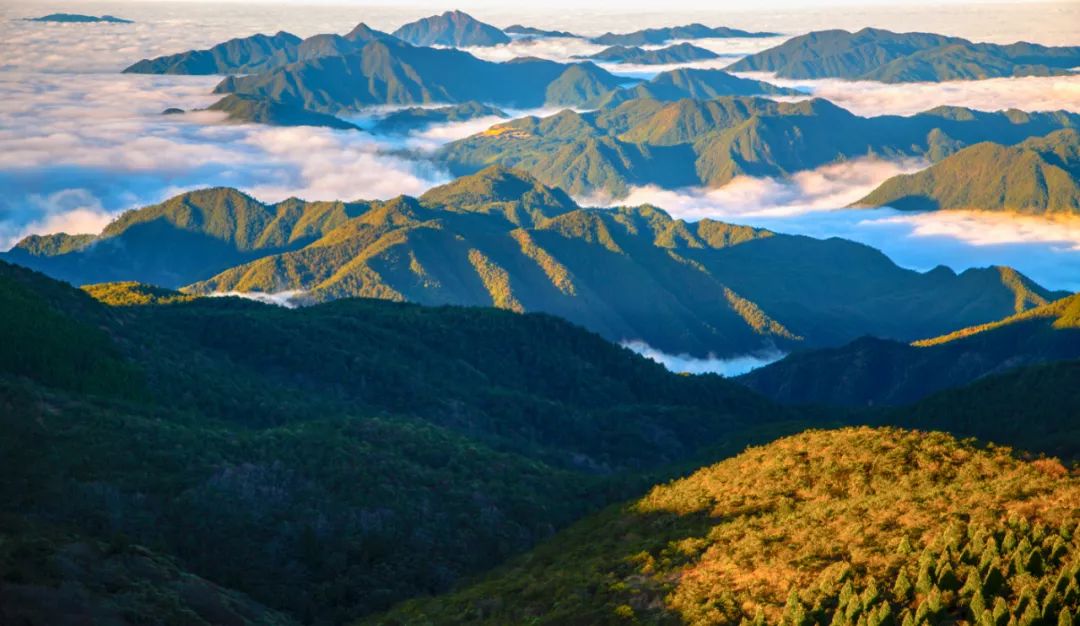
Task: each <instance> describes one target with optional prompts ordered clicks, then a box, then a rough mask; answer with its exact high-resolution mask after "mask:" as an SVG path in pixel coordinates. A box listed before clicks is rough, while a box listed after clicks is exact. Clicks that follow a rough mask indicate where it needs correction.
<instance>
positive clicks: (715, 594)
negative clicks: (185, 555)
mask: <svg viewBox="0 0 1080 626" xmlns="http://www.w3.org/2000/svg"><path fill="white" fill-rule="evenodd" d="M1078 505H1080V483H1078V482H1077V479H1076V477H1075V476H1074V475H1071V474H1070V472H1069V471H1068V470H1067V469H1066V468H1065V467H1063V466H1062V465H1061V464H1060V463H1059V462H1058V461H1057V460H1052V459H1040V460H1036V461H1026V460H1020V459H1018V458H1016V457H1015V456H1012V455H1011V454H1010V451H1009V450H1008V449H1006V448H995V447H986V448H984V447H977V446H975V445H973V444H972V443H971V442H967V441H963V442H962V441H957V440H956V439H954V438H952V437H949V436H947V435H944V434H941V433H925V432H912V431H902V430H896V429H887V428H880V429H870V428H858V429H845V430H838V431H811V432H807V433H803V434H800V435H796V436H794V437H788V438H784V439H780V440H778V441H775V442H773V443H771V444H768V445H765V446H761V447H755V448H750V449H748V450H746V451H745V452H743V453H742V454H740V455H738V456H736V457H734V458H731V459H728V460H726V461H722V462H720V463H718V464H716V465H713V466H711V467H706V468H703V469H701V470H699V471H697V472H696V473H694V474H692V475H691V476H689V477H687V478H684V479H681V480H677V481H674V482H671V483H667V484H662V485H657V486H656V487H654V488H653V489H652V490H651V491H650V492H649V493H648V494H647V495H645V496H644V497H642V498H640V499H638V500H635V501H631V502H629V503H627V504H625V505H622V506H618V507H611V508H609V509H607V510H606V511H604V512H602V513H599V514H597V515H594V516H591V517H589V518H587V519H586V520H583V521H582V522H580V523H578V524H575V525H574V526H573V527H571V528H570V529H568V530H566V531H564V532H562V533H560V534H559V535H557V536H556V537H555V538H554V539H552V540H551V541H549V542H546V543H544V544H542V545H541V546H540V547H538V548H537V549H536V550H534V551H533V552H531V553H529V554H528V555H526V556H524V557H522V558H519V559H516V560H514V561H513V562H511V563H510V564H508V565H507V566H504V567H502V568H499V569H498V570H496V571H495V572H493V573H492V574H490V575H488V576H486V577H484V578H482V579H480V580H479V581H478V582H476V583H474V584H472V585H469V586H466V587H465V588H464V589H462V590H460V591H457V592H454V593H451V594H448V595H445V596H441V597H435V598H431V599H417V600H412V601H409V602H406V603H403V604H402V605H400V606H399V607H397V608H396V609H394V610H393V611H391V612H390V613H388V614H386V615H380V616H375V617H373V618H371V619H368V620H364V621H361V622H360V623H362V624H381V625H399V624H417V623H424V624H462V623H470V624H513V623H535V624H567V623H582V624H584V623H588V624H626V623H636V624H685V623H690V624H731V623H740V622H742V623H759V624H764V623H771V624H829V623H832V624H908V623H923V622H926V623H936V622H937V621H938V620H949V621H954V620H956V621H963V622H966V623H1004V622H1005V621H1006V620H1010V621H1015V622H1016V623H1021V622H1024V623H1046V622H1049V623H1059V624H1061V623H1065V624H1067V623H1071V621H1072V620H1073V619H1075V618H1076V617H1077V611H1078V610H1080V555H1078V554H1077V550H1078V548H1077V544H1076V536H1075V533H1076V526H1077V522H1078V521H1080V517H1078V514H1077V510H1078Z"/></svg>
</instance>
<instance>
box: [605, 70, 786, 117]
mask: <svg viewBox="0 0 1080 626" xmlns="http://www.w3.org/2000/svg"><path fill="white" fill-rule="evenodd" d="M761 95H777V96H798V95H803V94H802V92H799V91H796V90H794V89H789V88H787V87H777V86H776V85H773V84H770V83H766V82H762V81H760V80H751V79H749V78H739V77H737V76H733V75H731V74H728V73H727V72H725V71H723V70H706V69H693V68H679V69H676V70H669V71H667V72H661V73H659V74H657V75H656V76H655V77H653V79H652V80H650V81H648V82H645V83H641V84H640V85H636V86H634V87H627V88H624V89H618V90H616V91H613V92H611V95H610V96H609V97H608V98H607V99H606V100H604V101H603V102H602V106H604V107H613V106H617V105H619V104H621V103H623V102H626V101H627V100H633V99H635V98H651V99H653V100H660V101H663V102H675V101H677V100H682V99H684V98H690V99H693V100H712V99H714V98H720V97H723V96H761Z"/></svg>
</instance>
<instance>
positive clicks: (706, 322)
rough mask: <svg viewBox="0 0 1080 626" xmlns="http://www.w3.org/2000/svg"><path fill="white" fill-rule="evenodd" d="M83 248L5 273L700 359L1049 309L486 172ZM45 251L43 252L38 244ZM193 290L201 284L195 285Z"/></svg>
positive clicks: (244, 205)
mask: <svg viewBox="0 0 1080 626" xmlns="http://www.w3.org/2000/svg"><path fill="white" fill-rule="evenodd" d="M95 242H96V243H94V244H93V245H90V246H87V247H85V248H82V249H79V250H75V251H71V252H66V253H62V254H56V255H51V256H49V255H46V254H44V253H39V254H37V255H34V254H31V253H30V252H29V251H28V249H25V248H22V247H16V248H15V249H14V250H13V251H11V252H9V253H7V254H6V255H5V258H7V259H10V260H12V261H15V262H18V263H22V264H25V265H28V266H30V267H35V268H40V269H41V270H42V271H45V272H49V273H52V274H53V275H55V276H57V277H60V278H64V279H66V280H70V281H72V282H74V283H76V284H85V283H97V282H104V281H112V280H129V281H130V280H137V281H142V282H153V283H155V284H158V285H162V286H178V285H181V284H183V279H184V278H185V277H191V282H193V283H194V284H192V285H190V287H189V289H190V291H192V292H193V293H203V294H205V293H213V292H231V291H241V292H250V293H255V294H260V293H261V294H273V293H277V292H289V293H290V294H291V295H292V297H293V299H294V300H298V301H307V302H320V301H327V300H334V299H338V298H343V297H350V296H364V297H374V298H382V299H390V300H408V301H412V302H419V303H423V304H459V305H476V306H492V305H494V306H500V307H504V308H511V309H514V310H526V311H543V312H547V313H551V314H554V315H559V316H561V317H563V318H566V319H569V320H571V321H574V322H576V323H578V324H581V325H583V326H585V327H586V328H589V329H591V330H593V331H595V332H597V333H599V334H601V335H602V336H604V337H606V338H608V339H610V340H612V341H616V342H618V341H623V340H635V339H640V340H644V341H645V342H647V343H649V344H650V345H651V346H652V347H654V348H657V349H660V350H663V351H667V352H672V353H689V354H694V355H699V356H705V355H707V354H709V353H710V352H711V353H714V354H717V355H722V356H728V355H743V354H747V353H756V352H758V351H761V350H775V349H776V348H781V349H791V348H794V347H797V346H804V345H806V346H828V345H837V344H842V343H845V342H847V341H851V340H853V339H855V338H857V337H859V336H861V335H863V334H868V333H869V334H875V335H879V336H882V337H892V338H895V339H898V340H904V341H910V340H914V339H919V338H922V337H927V336H933V335H938V334H942V333H946V332H950V331H952V330H955V329H957V328H958V327H962V326H965V325H971V324H980V323H986V322H990V321H993V320H997V319H1000V318H1002V317H1004V316H1006V315H1010V314H1012V313H1014V312H1017V311H1023V310H1025V309H1028V308H1031V307H1033V306H1038V305H1040V304H1043V303H1045V302H1046V301H1047V300H1048V299H1051V298H1053V297H1054V294H1052V293H1050V292H1047V291H1046V290H1043V289H1042V288H1040V287H1038V286H1037V285H1034V284H1033V283H1031V282H1030V281H1029V280H1027V279H1026V278H1024V277H1023V276H1020V275H1018V274H1016V273H1015V272H1012V271H1011V270H1007V271H1006V270H997V269H985V270H968V271H966V272H964V273H962V274H960V275H957V274H954V273H953V272H951V271H950V270H947V269H945V268H940V269H938V270H935V271H933V272H928V273H925V274H921V273H918V272H913V271H909V270H904V269H901V268H899V267H897V266H896V265H895V264H893V263H892V262H891V261H890V260H889V259H888V258H887V257H885V256H884V255H882V254H881V253H880V252H878V251H876V250H874V249H872V248H869V247H867V246H864V245H861V244H856V243H853V242H849V241H844V240H840V239H830V240H816V239H812V238H809V237H797V236H787V235H777V234H775V233H772V232H769V231H766V230H759V229H753V228H748V227H742V226H734V225H731V224H725V223H722V222H716V221H713V220H702V221H700V222H696V223H687V222H683V221H681V220H675V219H672V218H671V217H670V216H669V215H667V214H666V213H664V212H663V211H662V210H660V209H657V208H656V207H651V206H647V205H646V206H641V207H619V208H616V209H595V208H594V209H588V208H580V207H578V205H577V204H576V203H575V202H574V201H573V200H572V199H570V197H569V196H568V195H567V194H566V193H565V192H563V191H562V190H559V189H557V188H551V187H547V186H545V185H543V184H541V183H540V182H539V181H538V180H536V179H535V178H532V177H530V176H527V175H524V174H522V173H520V172H517V171H511V170H506V169H503V168H489V169H486V170H484V171H482V172H480V173H478V174H475V175H472V176H468V177H463V178H460V179H458V180H456V181H454V182H452V183H450V184H448V185H445V186H442V187H438V188H435V189H432V190H430V191H429V192H427V193H425V194H424V195H423V196H421V197H420V198H418V199H414V198H409V197H399V198H395V199H393V200H390V201H375V202H357V203H352V204H345V203H340V202H339V203H326V202H323V203H304V202H301V201H298V200H293V201H286V202H283V203H279V204H277V205H265V204H262V203H259V202H257V201H256V200H254V199H251V198H249V197H247V196H244V195H242V194H239V193H238V192H235V191H231V190H206V191H203V192H192V193H191V194H184V195H181V196H178V197H177V198H174V199H173V200H170V201H168V202H166V203H163V204H161V205H156V206H153V207H147V208H145V209H141V210H139V211H134V212H131V213H129V214H126V215H125V216H124V217H122V218H121V219H120V220H118V221H117V222H115V223H114V224H112V225H110V226H109V227H108V228H107V229H106V231H105V232H104V233H102V235H100V236H99V237H98V238H97V239H96V240H95ZM46 248H47V247H46ZM195 281H198V282H195Z"/></svg>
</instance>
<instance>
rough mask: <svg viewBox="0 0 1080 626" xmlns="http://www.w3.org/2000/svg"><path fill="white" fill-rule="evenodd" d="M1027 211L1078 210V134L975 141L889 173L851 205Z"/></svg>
mask: <svg viewBox="0 0 1080 626" xmlns="http://www.w3.org/2000/svg"><path fill="white" fill-rule="evenodd" d="M884 205H887V206H890V207H892V208H894V209H899V210H901V211H934V210H939V209H941V210H947V209H960V210H972V211H1007V212H1012V213H1021V214H1026V215H1075V214H1077V213H1080V133H1077V131H1076V130H1075V129H1067V130H1060V131H1057V132H1054V133H1051V134H1049V135H1047V136H1045V137H1032V138H1031V139H1028V140H1026V141H1023V142H1021V143H1018V144H1016V145H1013V146H1003V145H1000V144H996V143H991V142H987V143H979V144H976V145H974V146H970V147H968V148H965V149H963V150H960V151H959V152H957V153H956V154H953V155H951V156H949V157H947V158H945V159H943V160H942V161H940V162H939V163H935V164H934V165H932V166H931V167H929V168H928V169H925V170H923V171H921V172H916V173H914V174H907V175H901V176H896V177H893V178H890V179H889V180H887V181H885V182H884V183H882V184H881V185H880V186H879V187H878V188H877V189H875V190H874V191H873V192H871V193H870V194H869V195H868V196H866V197H865V198H863V199H862V200H859V201H858V202H857V203H855V206H861V207H876V206H884Z"/></svg>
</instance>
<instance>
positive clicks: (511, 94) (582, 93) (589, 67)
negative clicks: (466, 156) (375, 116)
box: [215, 39, 625, 114]
mask: <svg viewBox="0 0 1080 626" xmlns="http://www.w3.org/2000/svg"><path fill="white" fill-rule="evenodd" d="M623 82H625V79H619V78H617V77H615V76H613V75H611V74H610V73H608V72H606V71H605V70H603V69H601V68H599V67H597V66H596V65H593V64H592V63H589V62H582V63H573V64H564V63H557V62H555V61H547V60H543V59H537V58H521V59H515V60H512V61H507V62H504V63H494V62H491V61H484V60H481V59H478V58H476V57H474V56H472V55H471V54H469V53H467V52H463V51H461V50H453V49H442V48H426V47H416V46H411V45H409V44H407V43H404V42H401V41H399V40H396V39H376V40H372V41H369V42H367V43H366V44H364V45H363V46H362V47H360V48H358V49H357V50H356V51H354V52H350V53H348V54H343V55H334V56H322V57H318V58H314V59H310V60H307V61H300V62H297V63H294V64H291V65H286V66H283V67H279V68H274V69H270V70H268V71H265V72H261V73H258V74H252V75H248V76H230V77H228V78H226V79H225V80H223V81H222V82H221V83H220V84H219V85H218V86H217V87H216V88H215V92H216V93H221V94H229V93H233V94H237V95H246V96H252V97H256V98H259V99H269V100H274V101H277V102H280V103H283V104H286V105H289V106H295V107H298V108H303V109H308V110H311V111H315V112H319V113H330V114H333V113H338V112H340V111H344V110H357V109H360V108H364V107H367V106H372V105H381V104H427V103H442V104H445V103H460V102H466V101H472V100H475V101H481V102H484V103H487V104H492V105H496V106H516V107H521V108H532V107H538V106H542V105H549V106H585V105H587V104H588V103H590V102H593V101H596V100H598V99H599V98H600V97H601V96H602V95H605V94H607V93H608V92H610V91H611V90H613V89H615V88H616V87H618V86H619V85H620V84H622V83H623Z"/></svg>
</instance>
